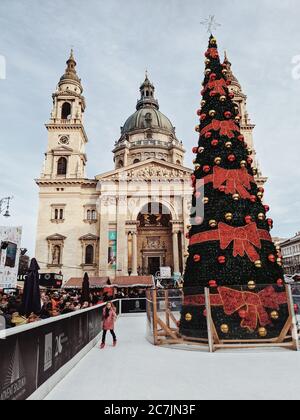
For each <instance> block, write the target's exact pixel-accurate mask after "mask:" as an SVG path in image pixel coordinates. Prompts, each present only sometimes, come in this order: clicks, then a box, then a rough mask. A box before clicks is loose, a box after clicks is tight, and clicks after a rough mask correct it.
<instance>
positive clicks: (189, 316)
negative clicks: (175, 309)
mask: <svg viewBox="0 0 300 420" xmlns="http://www.w3.org/2000/svg"><path fill="white" fill-rule="evenodd" d="M192 319H193V315H192V314H186V316H185V320H186V321H187V322H191V320H192Z"/></svg>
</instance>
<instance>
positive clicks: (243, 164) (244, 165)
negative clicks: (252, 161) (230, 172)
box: [241, 160, 247, 168]
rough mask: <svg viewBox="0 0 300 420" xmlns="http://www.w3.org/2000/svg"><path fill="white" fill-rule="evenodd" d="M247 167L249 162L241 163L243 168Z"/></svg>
mask: <svg viewBox="0 0 300 420" xmlns="http://www.w3.org/2000/svg"><path fill="white" fill-rule="evenodd" d="M246 166H247V162H246V161H245V160H242V161H241V168H245V167H246Z"/></svg>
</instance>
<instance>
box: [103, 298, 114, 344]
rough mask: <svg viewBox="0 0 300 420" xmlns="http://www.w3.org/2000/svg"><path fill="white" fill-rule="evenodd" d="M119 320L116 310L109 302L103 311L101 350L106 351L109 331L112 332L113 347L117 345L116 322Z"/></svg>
mask: <svg viewBox="0 0 300 420" xmlns="http://www.w3.org/2000/svg"><path fill="white" fill-rule="evenodd" d="M116 320H117V314H116V310H115V308H114V306H113V304H112V303H111V302H107V304H106V306H105V308H104V309H103V336H102V343H101V349H104V347H105V342H106V335H107V331H110V333H111V335H112V338H113V345H114V347H116V345H117V337H116V334H115V322H116Z"/></svg>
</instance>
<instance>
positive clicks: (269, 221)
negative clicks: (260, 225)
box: [267, 219, 274, 228]
mask: <svg viewBox="0 0 300 420" xmlns="http://www.w3.org/2000/svg"><path fill="white" fill-rule="evenodd" d="M267 222H268V225H269V226H270V228H272V227H273V224H274V222H273V219H267Z"/></svg>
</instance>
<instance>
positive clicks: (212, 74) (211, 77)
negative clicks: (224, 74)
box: [209, 73, 217, 81]
mask: <svg viewBox="0 0 300 420" xmlns="http://www.w3.org/2000/svg"><path fill="white" fill-rule="evenodd" d="M209 78H210V80H213V81H214V80H216V78H217V75H216V73H211V75H210V76H209Z"/></svg>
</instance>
